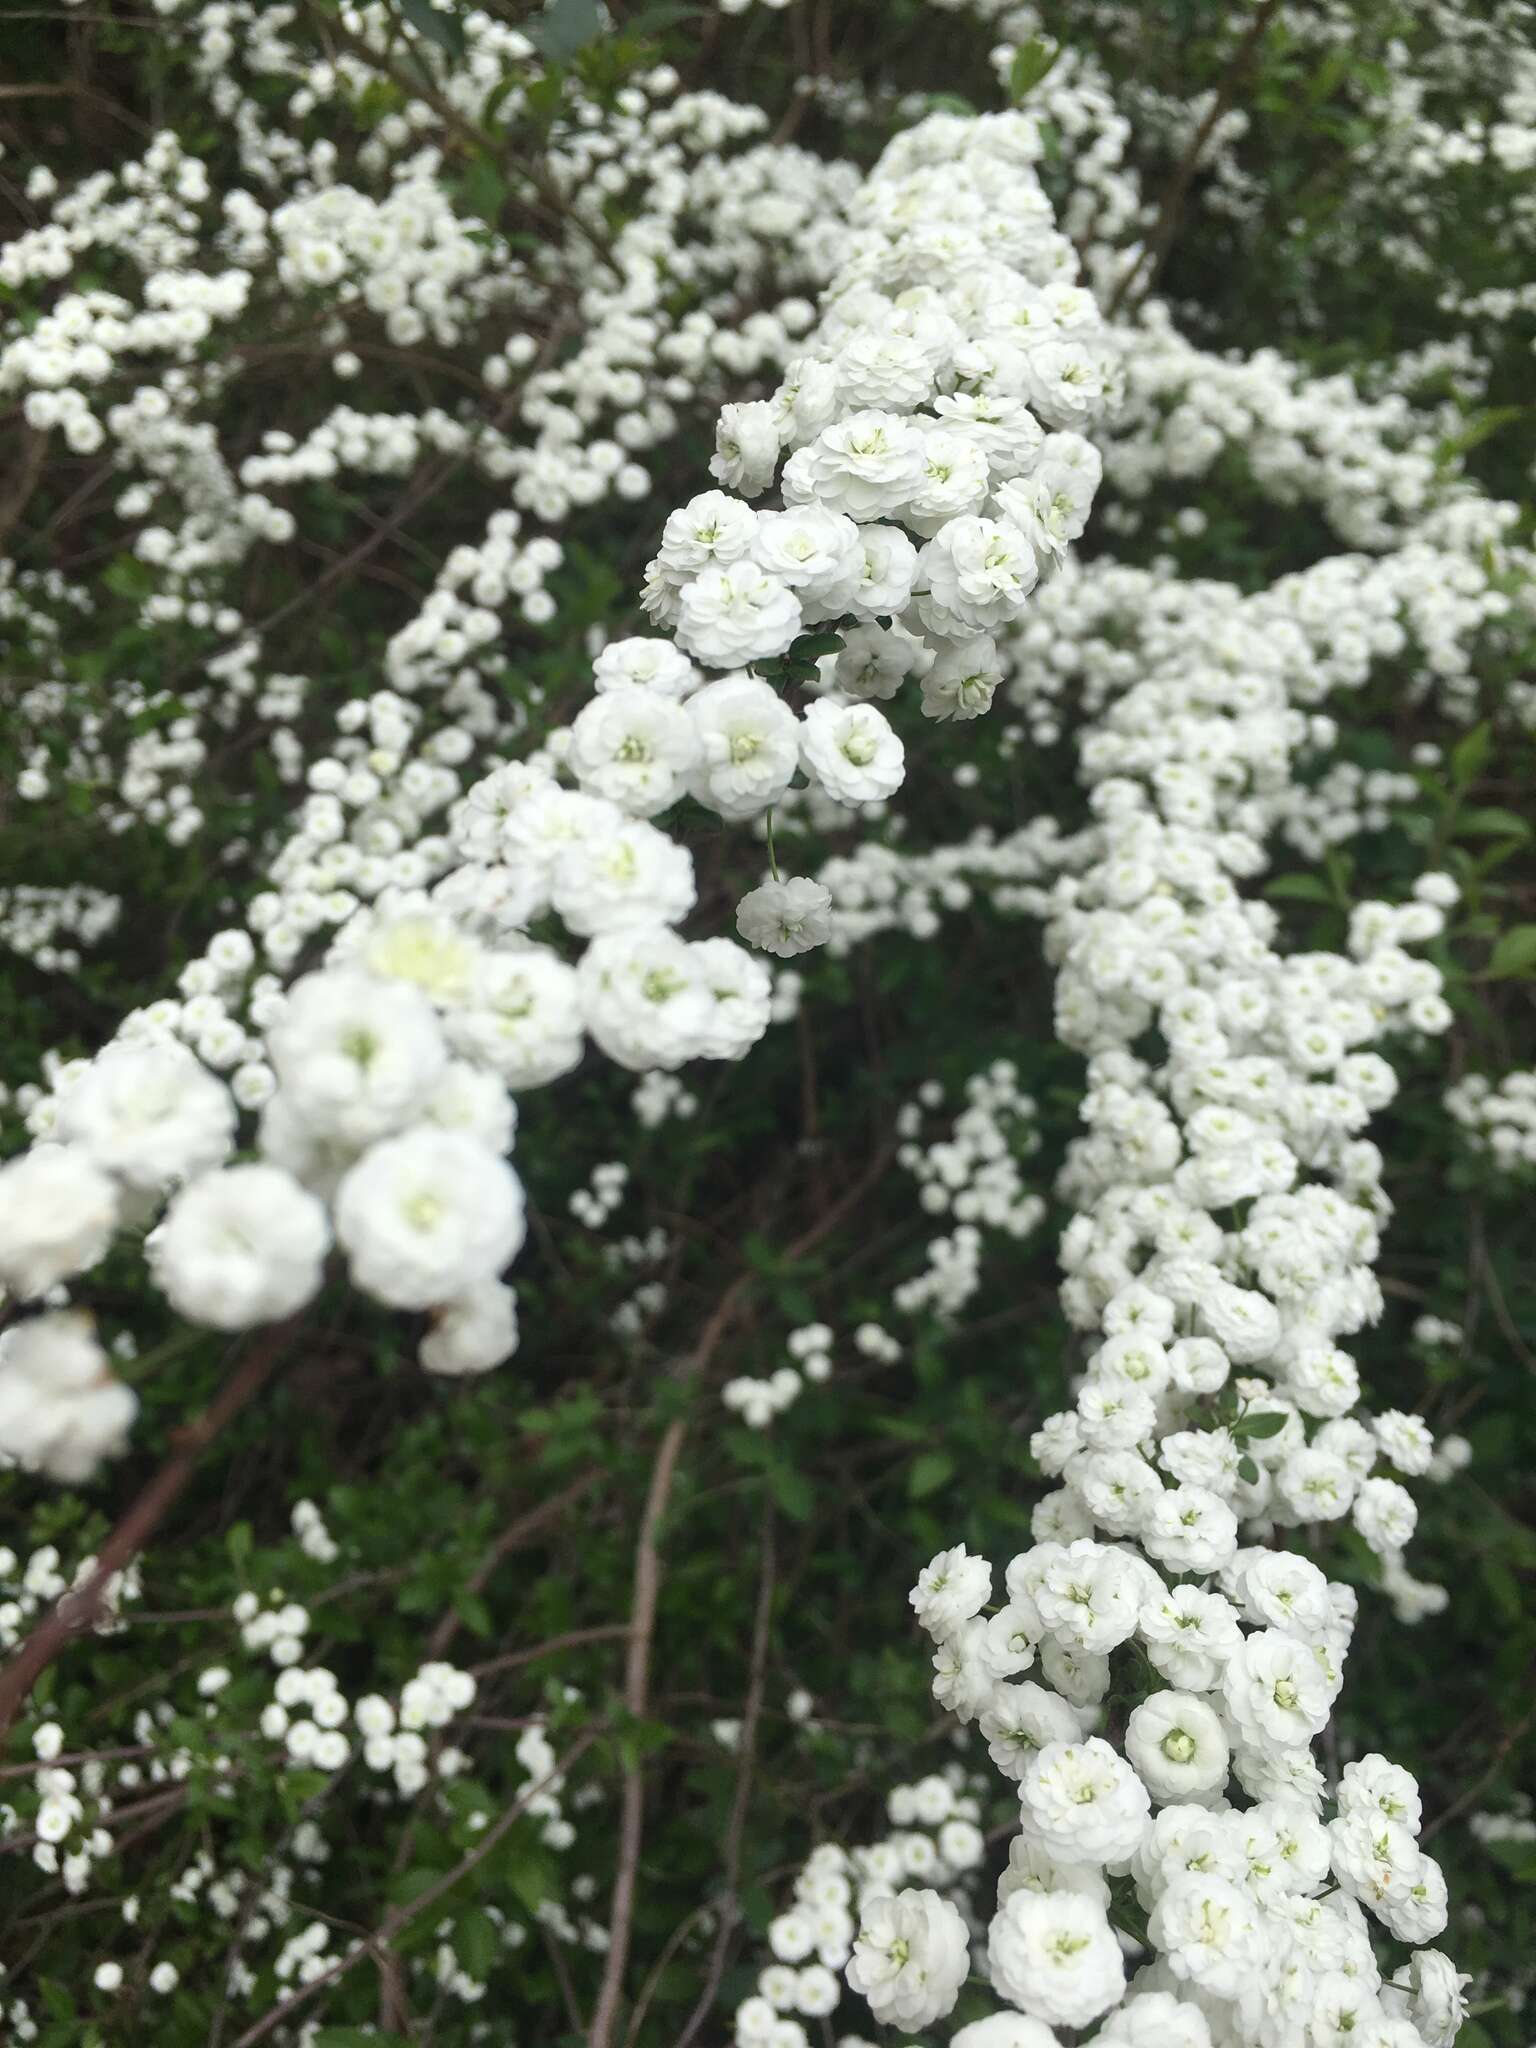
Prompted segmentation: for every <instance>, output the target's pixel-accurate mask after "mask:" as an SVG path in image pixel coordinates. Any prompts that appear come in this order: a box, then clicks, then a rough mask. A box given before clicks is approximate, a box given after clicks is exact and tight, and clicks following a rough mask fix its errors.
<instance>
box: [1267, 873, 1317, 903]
mask: <svg viewBox="0 0 1536 2048" xmlns="http://www.w3.org/2000/svg"><path fill="white" fill-rule="evenodd" d="M1264 894H1265V895H1266V896H1276V897H1287V898H1291V897H1294V898H1295V900H1296V901H1297V902H1299V903H1332V901H1333V891H1332V890H1331V889H1330V888H1329V886H1328V884H1327V883H1326V882H1325V881H1323V879H1322V878H1321V876H1319V875H1277V876H1276V877H1275V879H1274V880H1273V881H1272V882H1266V883H1265V885H1264Z"/></svg>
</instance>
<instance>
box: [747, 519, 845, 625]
mask: <svg viewBox="0 0 1536 2048" xmlns="http://www.w3.org/2000/svg"><path fill="white" fill-rule="evenodd" d="M752 553H753V556H754V559H755V560H756V561H757V562H758V563H759V564H760V566H761V567H762V568H764V569H766V570H767V572H768V574H769V575H770V576H774V577H777V579H778V580H779V582H781V583H785V584H787V585H788V586H789V588H790V589H791V590H793V591H794V592H795V593H796V595H797V596H798V597H799V599H800V603H801V605H802V606H803V607H804V608H805V611H806V614H807V616H809V617H816V616H822V617H829V616H835V615H836V614H837V613H838V612H841V611H845V610H846V609H847V608H848V606H849V604H850V603H851V602H852V600H853V597H854V594H855V592H856V591H857V589H858V587H859V584H860V582H861V581H862V579H863V574H864V560H865V558H864V549H863V546H862V544H861V541H860V536H859V529H858V527H857V526H855V525H854V523H853V521H852V520H851V519H850V518H848V517H847V515H846V514H844V513H837V512H828V511H827V510H825V508H824V507H822V506H820V505H796V506H792V507H791V508H790V509H789V511H787V512H765V513H763V514H762V516H761V518H760V519H759V521H758V528H757V537H756V539H755V540H754V541H753V543H752Z"/></svg>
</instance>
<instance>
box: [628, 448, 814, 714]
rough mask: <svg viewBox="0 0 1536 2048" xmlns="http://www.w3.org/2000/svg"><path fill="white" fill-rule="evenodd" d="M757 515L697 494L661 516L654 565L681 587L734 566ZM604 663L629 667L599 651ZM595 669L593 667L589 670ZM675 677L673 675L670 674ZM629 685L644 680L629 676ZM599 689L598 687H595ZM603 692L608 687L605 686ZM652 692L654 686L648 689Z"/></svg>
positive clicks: (748, 546) (675, 692)
mask: <svg viewBox="0 0 1536 2048" xmlns="http://www.w3.org/2000/svg"><path fill="white" fill-rule="evenodd" d="M774 453H775V457H776V456H777V453H778V443H777V437H775V441H774ZM757 527H758V515H757V513H756V512H754V511H753V510H752V507H751V506H750V505H744V504H743V503H742V502H741V500H740V498H733V497H731V496H730V494H729V493H728V492H726V491H701V492H700V493H699V495H698V496H697V497H696V498H690V499H689V500H688V503H687V504H686V505H682V506H679V508H678V509H677V511H675V512H669V513H668V514H667V523H666V525H665V526H664V527H663V529H662V536H661V549H660V553H659V557H658V559H659V560H660V561H661V562H662V564H663V565H664V566H665V568H666V570H667V573H668V574H669V575H670V576H672V577H674V578H675V579H676V580H677V581H678V582H679V583H686V582H687V581H688V579H689V578H690V577H693V576H700V575H702V574H703V572H704V571H705V570H706V569H725V568H729V566H730V564H731V563H732V562H739V561H741V560H742V559H743V558H744V557H745V556H747V555H749V554H750V553H751V552H752V543H753V541H754V540H755V539H756V537H757ZM616 644H617V646H618V647H620V648H623V649H626V650H627V649H630V648H634V647H636V646H640V647H647V646H649V647H666V645H667V643H666V642H665V641H660V640H651V641H645V640H641V641H634V640H624V641H619V642H618V643H616ZM667 651H668V653H669V654H670V655H671V657H672V660H673V662H677V661H680V660H681V656H680V655H678V654H677V652H676V650H675V649H674V648H668V649H667ZM605 660H607V661H608V662H609V667H610V669H611V668H612V667H613V666H615V665H616V664H617V663H618V662H619V661H620V660H624V665H625V666H626V667H628V666H629V661H628V660H625V659H624V657H622V656H616V655H615V654H614V652H613V649H612V648H606V649H604V652H603V654H601V655H599V656H598V663H601V662H603V661H605ZM596 667H597V664H594V670H595V669H596ZM671 673H675V670H673V671H671ZM632 680H633V681H635V682H643V681H645V680H646V678H645V677H643V676H638V675H637V676H634V677H633V678H632ZM599 687H600V688H601V687H603V685H601V684H600V685H599ZM607 687H610V688H611V687H612V685H611V684H609V685H608V686H607ZM652 687H654V685H652ZM662 694H663V695H664V696H668V697H681V696H684V695H685V694H686V692H685V691H684V690H680V689H675V688H667V689H663V691H662Z"/></svg>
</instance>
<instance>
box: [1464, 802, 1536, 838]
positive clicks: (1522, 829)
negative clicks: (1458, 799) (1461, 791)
mask: <svg viewBox="0 0 1536 2048" xmlns="http://www.w3.org/2000/svg"><path fill="white" fill-rule="evenodd" d="M1456 831H1457V833H1458V835H1461V834H1466V835H1467V836H1468V837H1469V838H1488V839H1491V838H1493V837H1494V836H1495V835H1496V834H1498V833H1503V832H1507V833H1509V834H1510V835H1511V836H1512V837H1513V838H1516V839H1529V838H1530V836H1531V827H1530V823H1529V821H1528V820H1527V819H1525V818H1522V817H1521V816H1520V814H1519V812H1518V811H1503V810H1500V809H1499V807H1498V805H1497V804H1479V805H1475V806H1474V807H1473V808H1472V809H1471V810H1466V811H1463V812H1462V813H1461V815H1460V816H1459V817H1458V818H1457V820H1456Z"/></svg>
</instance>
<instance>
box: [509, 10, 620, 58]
mask: <svg viewBox="0 0 1536 2048" xmlns="http://www.w3.org/2000/svg"><path fill="white" fill-rule="evenodd" d="M602 26H603V17H602V14H601V12H600V10H599V8H598V4H597V0H549V4H548V5H547V6H546V7H545V8H544V11H543V12H542V13H541V14H536V15H535V16H534V18H533V19H532V21H525V22H524V23H523V24H522V31H523V34H524V35H525V36H526V37H527V38H528V40H529V42H530V43H532V45H533V47H534V48H535V49H536V50H537V51H538V52H539V53H540V55H541V56H544V57H547V58H548V59H549V61H550V63H551V64H568V63H569V62H570V60H571V59H572V57H574V56H575V54H576V52H577V51H578V50H580V49H584V48H585V47H586V45H587V44H588V43H590V42H591V41H592V40H593V38H594V37H595V36H597V35H599V34H600V33H601V31H602Z"/></svg>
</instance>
